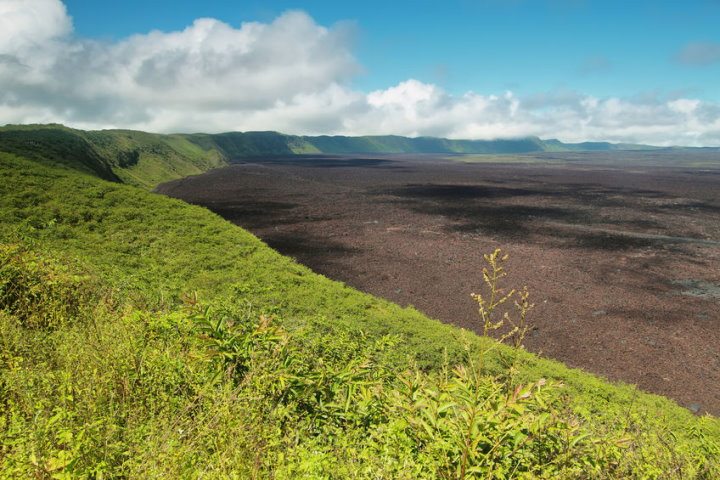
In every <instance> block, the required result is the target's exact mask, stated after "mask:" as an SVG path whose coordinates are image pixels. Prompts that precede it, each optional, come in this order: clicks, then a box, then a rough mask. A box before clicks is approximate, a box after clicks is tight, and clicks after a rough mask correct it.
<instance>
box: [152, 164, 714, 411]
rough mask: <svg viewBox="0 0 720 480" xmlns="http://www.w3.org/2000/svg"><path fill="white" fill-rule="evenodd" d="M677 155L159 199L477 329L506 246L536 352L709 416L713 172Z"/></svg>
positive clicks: (303, 174) (210, 183) (182, 185)
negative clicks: (478, 295) (492, 257)
mask: <svg viewBox="0 0 720 480" xmlns="http://www.w3.org/2000/svg"><path fill="white" fill-rule="evenodd" d="M674 155H675V156H674ZM682 155H684V154H682V153H677V154H674V153H672V152H668V153H664V154H649V153H647V154H643V153H632V154H630V153H623V154H620V153H608V154H567V155H560V154H558V155H549V154H545V155H542V156H537V157H519V158H518V157H511V158H507V159H502V160H503V161H502V162H496V163H493V162H492V161H488V159H487V158H486V159H478V158H477V157H461V156H458V157H452V158H440V157H433V156H407V155H406V156H376V157H370V156H363V157H351V156H347V157H338V156H317V157H312V156H306V157H272V158H255V159H245V160H243V162H244V163H238V164H235V165H233V166H230V167H227V168H223V169H219V170H214V171H211V172H209V173H206V174H204V175H200V176H196V177H189V178H184V179H182V180H178V181H174V182H171V183H168V184H165V185H162V186H160V187H158V191H159V192H160V193H163V194H165V195H169V196H172V197H177V198H180V199H183V200H186V201H188V202H190V203H193V204H197V205H202V206H205V207H207V208H209V209H210V210H212V211H214V212H216V213H217V214H219V215H221V216H223V217H225V218H226V219H228V220H230V221H232V222H234V223H236V224H238V225H240V226H242V227H244V228H246V229H248V230H250V231H251V232H253V233H254V234H255V235H257V236H258V237H260V238H262V239H263V240H264V241H265V242H267V243H268V244H269V245H270V246H271V247H273V248H275V249H276V250H278V251H280V252H281V253H283V254H285V255H289V256H292V257H294V258H296V259H297V260H298V261H299V262H301V263H303V264H305V265H307V266H309V267H310V268H312V269H313V270H314V271H316V272H318V273H321V274H323V275H325V276H327V277H330V278H332V279H335V280H340V281H342V282H345V283H347V284H349V285H351V286H353V287H356V288H358V289H360V290H363V291H366V292H369V293H372V294H374V295H378V296H381V297H384V298H386V299H389V300H391V301H393V302H396V303H399V304H402V305H413V306H415V308H417V309H419V310H421V311H423V312H425V313H427V314H428V315H430V316H432V317H434V318H437V319H440V320H442V321H444V322H448V323H452V324H455V325H459V326H462V327H465V328H469V329H477V328H478V327H479V321H478V318H477V311H476V307H475V304H474V302H473V300H472V299H471V297H470V294H471V293H472V292H474V291H477V290H478V289H480V288H481V281H482V277H481V273H480V272H481V268H482V266H483V261H482V255H483V254H484V253H489V252H491V251H492V250H493V249H495V248H497V247H500V248H502V249H503V250H505V251H506V252H507V253H509V254H510V257H511V258H510V260H509V261H508V265H507V269H508V271H509V273H510V274H509V276H508V278H507V280H508V283H509V284H511V286H523V285H527V287H528V289H529V290H530V292H531V298H532V300H533V301H534V303H535V304H536V307H535V309H534V310H533V311H532V314H531V322H532V323H534V325H535V327H536V328H534V329H533V330H532V332H531V334H530V335H529V337H528V338H527V339H526V342H525V345H526V347H527V349H528V350H530V351H533V352H536V353H539V354H541V355H543V356H546V357H550V358H554V359H557V360H561V361H563V362H565V363H566V364H568V365H570V366H572V367H580V368H583V369H585V370H588V371H591V372H594V373H597V374H600V375H603V376H605V377H607V378H609V379H612V380H620V381H623V382H626V383H633V384H637V385H638V386H639V387H640V388H642V389H644V390H647V391H650V392H655V393H659V394H662V395H666V396H668V397H671V398H673V399H675V400H676V401H678V402H679V403H680V404H682V405H685V406H686V407H688V408H690V409H692V410H693V411H696V412H700V413H702V412H710V413H713V414H715V415H718V414H720V167H719V166H718V163H720V162H716V160H719V159H718V158H717V157H718V154H717V153H708V154H707V155H702V154H700V153H698V154H696V157H697V158H695V157H693V158H680V157H682ZM713 155H714V157H713ZM489 160H493V159H489Z"/></svg>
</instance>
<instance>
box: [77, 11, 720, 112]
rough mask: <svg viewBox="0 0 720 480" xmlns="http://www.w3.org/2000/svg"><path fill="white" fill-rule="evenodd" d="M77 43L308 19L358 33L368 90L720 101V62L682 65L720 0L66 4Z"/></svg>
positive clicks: (714, 33)
mask: <svg viewBox="0 0 720 480" xmlns="http://www.w3.org/2000/svg"><path fill="white" fill-rule="evenodd" d="M65 3H66V4H67V6H68V10H69V12H70V14H71V15H72V17H73V19H74V21H75V28H76V31H77V33H78V34H80V35H83V36H90V37H95V38H113V39H118V38H122V37H125V36H127V35H130V34H133V33H145V32H147V31H149V30H152V29H160V30H167V31H170V30H178V29H182V28H184V27H186V26H188V25H190V24H191V23H192V21H193V20H194V19H196V18H198V17H213V18H218V19H220V20H222V21H224V22H227V23H230V24H231V25H234V26H238V25H240V24H241V23H242V22H246V21H261V22H269V21H272V19H274V18H276V17H277V16H278V15H280V14H281V13H282V12H284V11H286V10H292V9H299V10H304V11H305V12H307V13H308V14H310V16H312V17H313V18H314V19H315V20H316V21H317V22H318V23H320V24H321V25H332V24H334V23H337V22H344V21H348V22H352V23H353V24H354V26H355V29H356V39H355V41H356V44H355V50H354V51H355V54H356V56H357V58H358V60H359V62H360V64H361V65H362V66H363V68H364V70H365V72H364V73H363V74H362V75H359V76H358V77H357V78H355V79H354V81H353V84H354V85H355V86H357V87H358V88H361V89H378V88H385V87H387V86H388V85H392V84H395V83H398V82H400V81H402V80H405V79H407V78H415V79H418V80H421V81H425V82H431V83H435V84H438V85H440V86H442V87H444V88H445V89H447V90H448V91H450V92H453V93H462V92H463V91H466V90H476V91H503V90H506V89H510V90H513V91H516V92H518V93H533V92H539V91H550V90H562V89H570V90H578V91H582V92H585V93H588V94H592V95H598V96H610V95H620V96H632V95H669V96H676V95H682V94H686V93H691V94H693V96H695V97H697V98H702V99H711V100H716V101H717V100H720V62H717V63H715V64H714V65H706V66H686V65H682V64H679V63H678V62H677V60H676V59H675V56H676V55H677V54H678V52H679V51H681V50H682V49H683V48H684V47H685V46H686V45H687V44H690V43H696V42H712V41H714V42H720V1H712V0H694V1H693V0H690V1H678V0H672V1H668V0H665V1H663V0H654V1H643V0H637V1H634V0H629V1H627V0H626V1H617V0H606V1H590V0H587V1H583V0H524V1H523V0H452V1H451V0H448V1H443V2H440V1H428V0H418V1H412V2H410V1H404V2H403V1H388V0H386V1H363V2H347V1H305V2H297V1H235V2H233V1H219V0H210V1H203V2H198V1H189V0H151V1H140V0H125V1H123V2H98V1H96V0H67V1H66V2H65Z"/></svg>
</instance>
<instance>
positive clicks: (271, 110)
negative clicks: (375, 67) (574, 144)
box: [0, 0, 720, 145]
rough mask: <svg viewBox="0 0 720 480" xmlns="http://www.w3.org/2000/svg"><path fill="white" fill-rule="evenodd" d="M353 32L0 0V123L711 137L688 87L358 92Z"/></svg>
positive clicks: (298, 15) (708, 112)
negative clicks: (96, 15)
mask: <svg viewBox="0 0 720 480" xmlns="http://www.w3.org/2000/svg"><path fill="white" fill-rule="evenodd" d="M352 33H353V32H352V27H351V26H348V25H342V24H339V25H334V26H331V27H325V26H321V25H318V24H317V23H316V22H315V21H314V20H313V19H312V18H311V17H309V16H308V15H307V14H305V13H303V12H299V11H291V12H286V13H284V14H283V15H281V16H279V17H278V18H276V19H275V20H274V21H272V22H270V23H258V22H248V23H243V24H241V25H239V26H236V27H235V26H232V25H229V24H227V23H223V22H221V21H218V20H215V19H210V18H203V19H198V20H196V21H195V22H194V23H193V24H192V25H190V26H188V27H187V28H185V29H184V30H182V31H175V32H162V31H153V32H150V33H147V34H143V35H134V36H131V37H128V38H126V39H123V40H121V41H117V42H99V41H95V40H89V39H83V38H77V37H76V36H74V34H73V28H72V21H71V19H70V17H69V15H68V13H67V11H66V9H65V6H64V5H63V4H62V2H60V1H59V0H2V1H0V123H45V122H60V123H65V124H69V125H73V126H77V127H80V128H134V129H141V130H149V131H155V132H178V131H182V132H189V131H202V132H220V131H229V130H240V131H245V130H278V131H283V132H287V133H296V134H345V135H364V134H397V135H409V136H418V135H432V136H443V137H451V138H470V139H489V138H509V137H519V136H526V135H537V136H540V137H543V138H550V137H552V138H560V139H562V140H564V141H585V140H608V141H615V142H642V143H651V144H656V145H671V144H676V145H720V105H719V104H715V103H708V102H702V101H699V100H696V99H692V98H670V99H668V98H657V97H651V98H648V97H647V96H645V97H638V98H635V99H627V98H626V99H623V98H595V97H593V96H591V95H586V94H583V93H579V92H574V91H559V92H540V93H537V94H535V95H530V96H522V97H520V96H517V95H515V94H513V93H512V92H501V93H497V94H481V93H477V92H467V93H465V94H462V95H454V94H451V93H448V92H446V91H444V90H443V89H442V88H440V87H439V86H437V85H433V84H429V83H424V82H421V81H418V80H414V79H407V80H405V81H402V82H400V83H399V84H397V85H392V86H388V88H386V89H382V90H378V91H373V92H361V91H357V90H356V89H353V88H351V87H350V80H351V79H352V78H354V77H355V76H356V75H357V74H358V73H359V72H361V71H362V67H361V65H360V64H359V63H358V61H357V60H356V59H355V57H354V56H353V53H352ZM711 50H712V49H711ZM710 53H711V54H710V56H709V57H708V55H707V54H706V53H703V54H702V55H700V53H698V52H695V51H693V52H690V53H688V55H686V57H687V58H688V59H690V60H693V59H695V61H696V62H697V61H698V60H697V59H698V58H699V59H700V60H701V61H706V59H707V58H713V55H712V52H710Z"/></svg>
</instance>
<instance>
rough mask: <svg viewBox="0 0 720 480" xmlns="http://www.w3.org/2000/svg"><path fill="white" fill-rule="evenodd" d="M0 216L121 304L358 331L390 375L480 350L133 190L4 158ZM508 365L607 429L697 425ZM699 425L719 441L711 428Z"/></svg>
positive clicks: (553, 373) (214, 220)
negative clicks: (221, 311)
mask: <svg viewBox="0 0 720 480" xmlns="http://www.w3.org/2000/svg"><path fill="white" fill-rule="evenodd" d="M0 211H1V212H2V216H3V218H4V219H5V221H4V222H3V224H2V227H0V235H1V236H2V238H3V240H4V241H8V239H12V238H13V236H14V235H16V234H17V232H18V229H20V230H23V231H26V232H28V231H29V232H32V233H31V236H33V237H35V238H37V239H38V241H39V242H41V243H42V244H43V245H44V246H46V247H47V248H49V249H50V250H52V251H54V252H56V253H57V254H58V255H70V256H72V257H78V258H81V259H82V260H83V261H85V262H87V263H88V264H91V265H93V266H94V268H96V269H97V270H98V272H100V274H101V275H102V276H103V277H104V279H105V281H107V282H108V283H110V284H113V285H115V286H118V287H120V288H121V289H122V290H123V291H124V292H127V293H128V294H132V293H133V292H143V293H142V295H143V297H144V298H145V301H150V300H147V299H149V298H150V299H151V298H154V299H156V301H157V302H161V299H163V298H164V299H172V298H177V295H178V294H179V293H181V292H188V291H193V290H195V291H199V292H200V295H201V297H203V298H207V299H212V298H215V297H219V296H221V295H223V294H233V293H234V294H239V293H241V294H243V295H245V296H249V297H250V298H252V299H253V301H254V302H255V303H256V304H257V305H259V306H260V307H261V308H262V309H264V310H267V311H271V312H277V313H279V314H280V315H281V316H282V318H284V319H285V320H284V321H285V322H286V325H285V326H286V327H288V328H291V329H294V330H297V329H300V330H302V329H310V330H309V331H311V332H312V331H317V330H322V331H333V330H335V329H340V330H347V329H350V330H362V331H364V332H365V333H366V334H367V335H368V336H369V337H370V338H378V337H380V336H382V335H384V334H388V333H394V334H398V335H400V336H401V337H402V338H403V341H402V342H401V343H400V344H399V345H398V348H397V349H396V350H394V351H393V353H392V354H389V357H388V358H387V361H388V362H390V363H392V364H402V363H403V362H405V361H406V358H407V357H413V358H415V359H417V360H418V361H419V362H420V364H421V365H424V366H426V367H433V366H436V365H438V364H439V363H440V361H441V359H442V356H443V352H444V351H447V352H448V354H449V356H450V358H451V359H453V358H455V359H457V358H460V357H461V356H462V355H463V352H464V349H465V348H466V345H469V346H470V348H471V349H479V348H481V347H482V346H483V345H486V343H484V340H483V339H481V338H479V337H477V336H475V335H473V334H470V333H468V332H464V331H461V330H459V329H456V328H454V327H450V326H447V325H443V324H441V323H439V322H437V321H435V320H431V319H429V318H427V317H425V316H424V315H422V314H420V313H419V312H417V311H415V310H412V309H404V308H401V307H398V306H396V305H394V304H391V303H389V302H386V301H383V300H380V299H377V298H374V297H371V296H369V295H366V294H363V293H360V292H358V291H355V290H353V289H351V288H349V287H347V286H345V285H343V284H341V283H338V282H334V281H330V280H328V279H326V278H324V277H322V276H320V275H317V274H314V273H312V272H311V271H310V270H308V269H307V268H305V267H303V266H301V265H299V264H297V263H295V262H294V261H293V260H291V259H288V258H286V257H283V256H281V255H279V254H277V253H276V252H275V251H273V250H271V249H270V248H268V247H267V246H266V245H265V244H263V243H262V242H261V241H260V240H258V239H257V238H255V237H254V236H252V235H251V234H249V233H248V232H246V231H244V230H242V229H240V228H238V227H235V226H233V225H232V224H230V223H228V222H226V221H224V220H222V219H221V218H219V217H217V216H216V215H214V214H212V213H210V212H208V211H207V210H205V209H202V208H200V207H195V206H190V205H187V204H184V203H182V202H180V201H177V200H172V199H168V198H165V197H161V196H158V195H154V194H151V193H146V192H144V191H142V190H140V189H137V188H135V187H132V186H126V185H121V184H116V183H108V182H104V181H101V180H98V179H96V178H93V177H92V176H90V175H85V174H79V173H75V172H72V171H69V170H66V169H61V168H48V167H46V166H42V165H39V164H38V163H37V162H32V161H28V160H25V159H21V158H17V157H14V156H12V155H7V154H0ZM514 356H519V357H521V358H522V359H523V362H524V366H523V369H522V375H523V376H525V377H526V378H528V379H537V378H540V377H548V378H556V379H560V380H562V381H564V382H565V383H566V385H567V388H568V392H569V393H570V394H571V396H572V403H573V404H574V405H575V407H576V408H578V409H580V410H582V411H586V412H588V413H589V414H591V415H597V416H601V417H607V418H608V419H612V418H614V417H615V416H617V415H618V414H619V412H626V411H627V409H628V408H630V407H631V406H632V408H634V409H637V410H639V411H644V412H648V413H650V414H651V416H653V417H657V418H662V419H663V422H667V424H668V425H671V426H672V428H674V429H676V430H677V431H678V432H682V431H684V430H685V428H686V427H687V426H688V425H696V424H698V422H700V421H701V420H699V419H697V418H695V417H693V416H692V415H691V414H690V413H689V412H688V411H687V410H685V409H683V408H680V407H678V406H677V405H675V404H674V403H673V402H671V401H670V400H667V399H665V398H662V397H659V396H655V395H648V394H645V393H640V392H638V391H637V390H636V389H635V388H634V387H631V386H623V385H612V384H610V383H607V382H605V381H602V380H601V379H599V378H598V377H596V376H593V375H590V374H587V373H584V372H582V371H579V370H572V369H568V368H566V367H564V366H563V365H561V364H560V363H558V362H554V361H550V360H545V359H539V358H537V357H535V356H534V355H530V354H527V353H525V352H517V351H513V350H511V349H509V348H501V349H499V351H498V354H497V355H496V356H495V358H494V360H493V361H492V362H491V365H490V366H491V367H492V368H498V371H501V369H502V366H501V364H502V363H503V362H502V361H501V360H500V359H501V358H506V359H507V358H511V357H514ZM493 365H494V367H493ZM702 422H703V424H704V425H705V426H706V427H707V428H711V430H712V432H713V435H717V436H718V437H720V423H719V422H718V421H717V420H715V419H708V420H704V421H702Z"/></svg>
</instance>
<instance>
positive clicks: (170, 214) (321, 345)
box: [0, 127, 720, 478]
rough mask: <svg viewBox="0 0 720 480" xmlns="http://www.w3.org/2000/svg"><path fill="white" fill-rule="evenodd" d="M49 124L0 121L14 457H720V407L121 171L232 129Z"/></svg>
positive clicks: (361, 464)
mask: <svg viewBox="0 0 720 480" xmlns="http://www.w3.org/2000/svg"><path fill="white" fill-rule="evenodd" d="M10 130H13V131H18V132H23V129H10ZM35 130H38V128H37V127H32V128H28V130H27V131H32V132H34V131H35ZM39 130H40V136H41V137H42V138H43V140H30V139H29V138H28V136H24V135H23V134H18V133H13V134H11V135H7V129H6V130H3V131H2V132H1V134H0V145H3V147H2V148H0V150H4V151H5V152H8V151H11V152H12V153H0V178H1V181H0V213H1V214H2V218H3V222H2V224H0V244H1V248H0V344H1V345H2V350H1V352H0V404H1V405H2V409H0V459H2V461H0V472H2V473H1V474H0V476H1V477H3V478H6V477H7V478H28V477H38V478H50V477H57V478H63V477H66V478H67V477H91V478H100V477H103V478H110V477H112V478H116V477H131V478H137V477H141V478H156V477H160V476H166V477H170V478H182V477H193V476H205V477H208V478H227V477H232V476H235V477H240V478H244V477H247V478H253V477H255V478H257V477H262V478H271V477H272V478H480V477H482V478H517V477H524V478H537V477H539V478H588V477H593V478H632V477H636V478H716V477H717V476H718V475H720V465H718V458H720V422H718V420H717V419H715V418H712V417H695V416H693V415H692V414H691V413H690V412H689V411H687V410H685V409H683V408H681V407H679V406H677V405H676V404H674V403H673V402H671V401H669V400H667V399H664V398H662V397H658V396H654V395H649V394H646V393H643V392H640V391H638V390H637V389H635V388H634V387H632V386H625V385H617V384H610V383H608V382H606V381H603V380H602V379H600V378H598V377H595V376H592V375H589V374H587V373H585V372H582V371H579V370H572V369H569V368H567V367H565V366H563V365H561V364H559V363H557V362H553V361H549V360H545V359H541V358H538V357H536V356H534V355H531V354H528V353H527V352H525V351H523V350H522V349H518V348H513V347H509V346H506V345H503V344H500V343H497V342H495V341H493V340H491V339H489V338H484V337H478V336H476V335H474V334H471V333H469V332H466V331H462V330H459V329H456V328H454V327H450V326H447V325H443V324H441V323H439V322H437V321H434V320H432V319H429V318H427V317H425V316H423V315H422V314H420V313H419V312H417V311H415V310H413V309H404V308H400V307H398V306H396V305H393V304H391V303H389V302H386V301H383V300H380V299H377V298H374V297H371V296H369V295H365V294H363V293H361V292H358V291H355V290H353V289H351V288H348V287H347V286H345V285H342V284H340V283H338V282H333V281H330V280H328V279H326V278H324V277H322V276H319V275H316V274H314V273H313V272H311V271H310V270H308V269H307V268H305V267H303V266H301V265H299V264H297V263H295V262H294V261H293V260H291V259H288V258H285V257H282V256H281V255H279V254H278V253H276V252H274V251H273V250H271V249H270V248H268V247H267V246H266V245H265V244H263V243H262V242H261V241H259V240H258V239H257V238H255V237H253V236H252V235H250V234H249V233H247V232H246V231H244V230H242V229H240V228H238V227H235V226H233V225H231V224H230V223H228V222H226V221H224V220H222V219H221V218H219V217H217V216H216V215H214V214H212V213H210V212H209V211H207V210H205V209H202V208H199V207H194V206H190V205H187V204H185V203H183V202H180V201H176V200H172V199H168V198H165V197H162V196H159V195H155V194H152V193H149V192H146V191H144V190H143V189H141V188H137V187H135V186H133V185H125V184H123V182H126V183H131V184H136V185H144V186H148V185H152V184H153V182H156V181H157V179H158V178H160V177H162V176H166V175H178V176H180V175H185V174H187V173H186V172H189V173H192V172H194V171H200V170H202V169H204V168H211V166H212V165H214V164H220V162H222V161H225V159H224V157H223V155H225V153H222V152H228V151H230V150H231V149H235V151H236V153H237V152H240V151H247V150H246V149H248V148H250V147H249V146H248V144H245V143H243V142H245V140H247V139H245V140H243V138H244V137H242V135H229V136H228V137H225V138H222V139H221V143H220V144H218V143H216V140H215V139H214V138H213V137H210V136H203V135H197V136H161V137H158V136H149V135H148V136H146V135H147V134H142V133H140V132H120V131H114V132H99V133H94V132H78V131H72V130H67V129H64V128H60V127H49V128H39ZM27 131H26V132H27ZM58 132H59V133H58ZM34 135H38V134H37V133H33V138H37V137H34ZM55 135H57V137H56V136H55ZM8 138H10V140H8ZM249 138H255V140H253V142H251V144H252V145H258V143H257V137H253V136H252V135H251V136H250V137H249ZM276 139H277V137H276V136H275V134H272V135H268V136H267V137H266V138H265V141H266V142H267V143H264V144H263V145H264V146H263V147H262V148H278V149H281V148H285V147H283V146H282V145H283V142H280V143H279V144H276V143H274V142H275V140H276ZM32 142H37V143H32ZM103 142H104V143H103ZM222 142H225V143H222ZM7 145H10V147H7ZM218 145H223V146H222V152H221V150H220V148H221V147H219V146H218ZM135 148H137V149H138V158H135V156H134V155H130V157H127V156H126V155H127V154H126V153H122V152H128V151H132V150H133V149H135ZM303 148H304V147H303ZM175 155H178V156H182V159H180V160H179V159H178V158H177V157H175ZM144 159H146V160H144ZM144 175H147V176H144ZM108 180H109V181H108Z"/></svg>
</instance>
